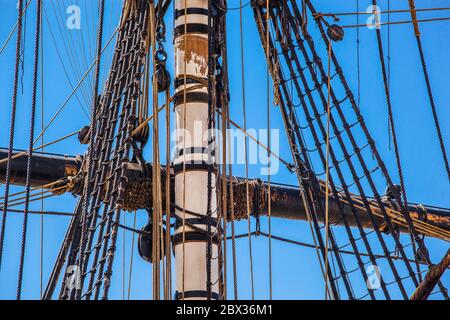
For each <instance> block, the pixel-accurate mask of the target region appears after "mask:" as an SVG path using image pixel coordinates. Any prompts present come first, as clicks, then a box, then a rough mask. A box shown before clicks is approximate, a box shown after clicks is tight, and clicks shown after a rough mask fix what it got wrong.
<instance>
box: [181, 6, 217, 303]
mask: <svg viewBox="0 0 450 320" xmlns="http://www.w3.org/2000/svg"><path fill="white" fill-rule="evenodd" d="M174 27H175V30H174V48H175V95H176V99H175V101H174V107H175V123H176V124H175V125H176V131H177V134H176V136H177V138H176V147H177V151H178V152H177V156H176V158H175V159H174V175H175V204H176V209H175V214H176V216H177V217H178V223H177V225H176V228H175V234H174V241H173V246H174V251H175V261H176V288H177V293H176V295H177V296H176V298H177V299H197V300H198V299H207V298H208V291H207V283H208V282H209V283H214V284H212V285H211V288H210V294H211V299H218V298H219V285H218V281H217V279H218V277H219V268H218V259H211V258H210V257H208V255H207V251H208V249H207V246H208V234H207V229H208V228H207V221H208V219H207V211H208V202H210V207H209V210H210V212H211V221H213V223H212V227H211V228H212V229H211V233H212V234H214V232H215V227H214V225H215V223H214V222H216V221H217V213H216V208H217V203H216V192H215V187H214V186H215V184H216V183H215V179H214V178H215V177H214V175H210V179H212V180H211V181H210V183H208V166H209V165H211V164H208V150H209V152H211V150H210V149H209V148H208V147H209V146H208V137H207V135H206V134H204V133H205V132H207V129H208V114H209V113H208V89H207V87H206V86H204V85H203V86H202V85H201V84H202V83H205V82H206V81H207V80H208V0H176V1H175V24H174ZM193 87H195V89H192V88H193ZM210 154H213V153H210ZM208 191H209V195H210V197H211V198H210V199H209V201H208ZM191 213H194V214H191ZM188 225H190V226H192V225H195V229H197V230H195V229H194V228H192V227H190V226H188ZM202 231H203V232H202ZM213 238H214V237H213ZM211 250H212V251H211V254H212V257H217V255H218V243H217V242H216V241H214V239H213V240H212V248H211ZM207 260H209V261H207ZM208 265H209V266H210V271H208V270H207V269H209V268H208V267H207V266H208ZM208 272H209V274H210V281H208Z"/></svg>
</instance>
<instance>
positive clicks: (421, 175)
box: [0, 0, 450, 299]
mask: <svg viewBox="0 0 450 320" xmlns="http://www.w3.org/2000/svg"><path fill="white" fill-rule="evenodd" d="M52 2H53V3H54V7H52V4H51V3H52ZM379 2H380V6H381V9H382V10H386V9H387V3H388V2H387V1H386V0H383V1H379ZM391 2H392V4H391V8H392V9H406V8H407V7H408V3H407V1H406V0H405V1H391ZM58 3H59V4H58ZM107 3H108V7H107V15H106V17H107V18H106V24H105V25H106V27H107V31H106V33H105V34H106V36H105V39H108V38H109V35H110V34H111V32H112V31H113V30H114V28H115V26H116V25H117V21H118V16H119V11H120V8H121V1H120V3H117V2H115V1H114V3H115V4H114V6H112V3H113V2H112V1H107ZM244 3H246V1H244ZM314 3H315V5H316V9H317V10H318V11H322V12H346V11H355V9H356V4H355V3H356V2H355V1H341V2H339V5H337V4H335V3H336V2H333V4H330V1H325V0H320V1H319V0H317V1H314ZM359 3H360V10H361V11H365V9H366V8H367V7H368V6H369V5H370V4H371V1H359ZM72 4H78V5H79V6H80V7H81V14H82V21H81V30H72V31H69V30H67V29H66V28H65V24H64V21H65V19H66V17H67V15H66V14H65V8H67V7H68V6H69V5H72ZM238 4H239V3H238V1H232V0H231V1H229V7H237V6H238ZM448 4H449V2H448V1H445V0H433V1H417V7H419V8H421V7H428V8H429V7H446V6H448ZM44 5H45V10H46V13H47V17H48V20H49V23H50V25H51V27H50V28H49V24H48V23H47V20H46V18H45V17H44V74H45V83H44V110H45V111H44V115H43V117H44V119H45V121H44V122H45V123H47V122H48V121H49V120H50V118H51V117H52V115H53V114H54V112H55V111H56V110H57V109H58V108H59V106H60V105H61V103H62V102H63V101H64V100H65V99H66V97H67V96H68V95H69V94H70V92H71V87H70V84H69V83H68V80H67V77H66V75H65V74H64V71H63V69H62V64H61V62H60V60H59V57H58V54H57V51H56V50H55V46H54V44H53V40H52V36H51V33H50V30H51V31H52V32H53V34H54V37H55V40H56V42H57V43H58V50H59V51H60V55H61V59H62V60H63V62H64V64H65V65H66V68H67V73H68V77H69V79H70V81H71V84H72V86H74V85H75V84H76V83H77V82H78V80H79V79H80V77H81V75H82V74H83V73H84V71H85V70H86V69H87V67H88V66H89V65H90V64H91V62H92V61H93V51H94V47H95V44H94V43H95V40H94V39H95V19H96V18H95V16H94V12H95V10H96V1H92V0H88V1H86V0H69V1H68V0H62V1H49V0H44ZM0 11H1V12H2V20H1V22H0V26H1V27H0V44H1V45H2V44H3V43H4V41H5V39H6V38H7V36H8V34H9V32H10V30H11V28H12V27H13V25H14V23H15V21H16V19H17V11H16V1H14V0H0ZM55 12H56V13H57V15H56V16H58V17H59V20H57V19H56V18H55ZM449 15H450V12H445V11H444V12H440V13H432V14H426V13H419V17H421V18H422V17H423V18H427V17H430V16H431V17H437V16H442V17H448V16H449ZM166 19H167V20H166V21H167V28H168V30H169V31H170V30H171V26H172V22H171V21H172V12H171V10H169V13H168V15H167V17H166ZM386 19H387V16H386V15H383V16H382V21H386ZM391 19H392V20H393V21H400V20H409V19H410V17H409V15H408V14H407V13H406V14H392V16H391ZM355 20H356V17H355V16H350V17H344V18H343V19H342V24H343V25H348V24H355V22H356V21H355ZM364 21H365V18H364V17H361V22H362V23H364ZM34 24H35V6H34V1H33V3H32V4H31V5H30V8H29V10H28V12H27V20H26V38H25V53H24V56H25V64H24V70H23V81H21V85H20V86H19V93H20V94H19V97H18V113H17V122H16V125H17V126H16V136H15V145H14V146H15V148H18V149H26V148H27V141H28V132H29V110H30V104H31V79H32V70H33V64H32V56H33V46H34V44H33V43H34ZM238 26H239V11H238V10H232V11H230V12H229V14H228V41H229V43H228V54H229V74H230V86H231V109H232V118H233V119H234V120H235V121H236V122H238V123H240V124H242V122H243V119H242V105H241V67H240V55H239V48H240V47H239V28H238ZM420 27H421V33H422V41H423V45H424V48H425V55H426V58H427V65H428V69H429V73H430V76H431V83H432V86H433V90H434V96H435V100H436V105H437V108H438V113H439V116H440V120H441V128H442V132H443V135H444V140H445V141H447V144H446V147H447V149H448V148H449V144H448V141H450V121H449V119H450V109H449V103H448V101H449V99H450V90H449V89H448V88H449V87H450V78H449V77H448V74H449V73H450V59H448V52H449V51H450V44H449V42H448V41H447V39H448V38H449V36H450V22H448V21H443V22H431V23H423V24H421V25H420ZM310 30H311V32H312V34H313V36H317V32H316V30H315V27H314V26H313V25H311V26H310ZM387 32H388V28H387V27H386V26H384V27H382V34H383V38H384V44H385V48H387V41H386V40H387ZM170 37H171V34H170V32H169V34H168V42H167V44H166V48H167V51H168V53H169V60H168V61H169V65H170V63H171V62H172V61H173V55H172V45H171V40H170ZM360 37H361V46H360V49H361V110H362V114H363V116H364V117H365V120H366V122H367V125H368V127H369V130H370V131H371V133H372V134H373V137H374V138H375V141H376V143H377V147H378V150H379V151H380V153H381V156H382V157H383V159H384V160H385V162H386V164H387V166H388V169H389V171H390V172H391V175H392V177H393V179H394V181H398V178H397V175H396V166H395V157H394V153H393V150H390V149H389V143H388V141H389V140H388V134H387V132H388V129H387V107H386V103H385V97H384V91H383V87H382V79H381V76H380V64H379V59H378V51H377V46H376V35H375V32H374V31H371V30H368V29H367V28H361V29H360ZM390 37H391V40H390V48H391V52H390V57H391V90H392V104H393V108H394V117H395V120H396V125H397V131H398V138H399V144H400V152H401V157H402V160H403V162H402V165H403V170H404V175H405V181H406V188H407V192H408V198H409V201H410V202H420V203H424V204H430V205H437V206H442V207H450V197H449V196H450V192H449V191H450V189H449V182H448V180H447V178H446V175H445V171H444V167H443V161H442V157H441V154H440V149H439V145H438V141H437V136H436V133H435V129H434V125H433V121H432V115H431V111H430V107H429V103H428V98H427V95H426V90H425V83H424V79H423V75H422V70H421V68H420V64H419V62H420V60H419V55H418V51H417V48H416V43H415V38H414V33H413V30H412V26H410V25H408V24H406V25H394V26H392V27H391V28H390ZM244 38H245V67H246V69H245V74H246V83H245V85H246V92H245V93H246V101H247V112H248V114H249V116H248V124H247V125H248V127H249V128H255V129H258V128H265V126H266V125H265V124H266V121H267V119H266V102H265V101H266V82H265V79H266V64H265V59H264V55H263V49H262V47H261V44H260V40H259V35H258V33H257V30H256V26H255V23H254V21H253V13H252V10H251V8H250V6H247V7H245V8H244ZM62 39H65V40H62ZM64 43H65V44H64ZM319 43H321V41H319ZM111 49H112V45H111V46H110V47H109V50H108V51H106V53H105V57H106V60H105V63H104V70H103V73H102V75H103V80H104V79H105V74H106V72H105V71H106V69H107V67H108V66H109V64H110V58H111V54H112V51H111ZM334 49H335V51H336V53H337V55H338V58H339V59H340V61H341V66H342V67H343V69H344V72H345V74H346V77H347V80H348V81H349V84H350V86H351V88H352V90H353V92H354V93H355V94H356V88H357V77H356V70H357V69H356V29H346V30H345V38H344V41H342V42H340V43H338V44H336V45H335V46H334ZM68 52H72V53H73V54H72V56H75V57H76V59H74V60H73V61H72V60H71V58H69V54H68ZM83 52H85V53H84V54H83ZM14 55H15V36H13V38H12V39H11V41H10V43H9V44H8V46H7V47H6V49H5V50H4V52H3V53H2V54H1V55H0V70H1V73H0V105H1V110H2V111H1V116H0V146H2V147H6V146H7V144H8V139H9V121H10V116H9V114H10V109H11V97H12V88H13V87H12V78H13V72H14ZM85 55H86V56H85ZM324 57H325V56H324ZM170 71H171V72H172V71H173V67H172V66H170ZM172 74H173V73H172ZM22 83H23V93H22ZM83 90H84V91H83V92H84V93H85V95H83V94H81V93H80V94H79V96H78V99H79V100H78V99H76V98H72V99H71V100H70V102H69V103H68V105H67V106H66V108H65V109H64V111H63V112H62V114H61V115H60V117H59V118H58V120H57V121H56V122H55V124H54V125H52V126H51V127H50V128H49V130H48V131H47V132H46V134H45V141H50V140H53V139H55V138H58V137H61V136H63V135H65V134H67V133H71V132H73V131H75V130H78V129H79V128H81V127H82V126H84V125H86V124H87V123H88V117H87V116H86V114H85V112H86V111H87V112H88V109H89V105H88V104H86V103H85V98H86V101H89V100H90V96H91V91H90V90H89V87H88V86H85V87H83ZM40 94H41V89H39V99H40ZM83 108H84V109H85V111H83ZM38 109H39V112H38V115H37V119H38V122H37V130H36V131H37V132H39V131H40V130H39V129H40V126H41V123H40V121H41V120H40V119H41V111H40V110H41V105H40V104H39V105H38ZM300 121H301V122H302V123H304V119H301V120H300ZM271 122H272V127H274V128H280V130H282V128H283V126H282V122H281V117H280V112H279V110H278V108H277V107H272V108H271ZM280 137H281V138H280V139H281V143H280V146H281V147H280V154H281V156H282V157H283V158H285V159H290V151H289V148H288V144H287V141H286V139H285V135H284V132H283V131H281V132H280ZM359 138H360V137H359ZM308 143H309V144H310V145H312V141H308ZM148 149H149V148H148ZM45 151H47V152H54V153H63V154H70V155H76V154H82V153H84V152H85V146H82V145H80V144H79V143H78V141H77V140H76V138H71V139H69V140H67V141H66V142H65V143H60V144H57V145H53V146H51V147H48V148H46V149H45ZM145 156H146V157H147V159H151V154H150V151H147V152H146V154H145ZM369 158H370V157H369ZM368 160H369V161H370V159H368ZM315 164H316V167H317V168H320V164H319V163H318V162H317V163H315ZM259 169H260V166H258V165H252V166H250V172H249V176H250V177H258V176H259ZM317 170H318V171H321V170H320V169H317ZM233 171H234V172H233V173H234V174H235V175H241V176H242V175H244V166H243V165H235V166H234V168H233ZM272 180H273V181H277V182H283V183H290V184H296V183H297V180H296V177H295V176H294V175H292V174H290V173H289V172H288V171H287V170H285V169H281V170H280V172H279V173H278V174H276V175H274V176H273V177H272ZM376 183H377V184H378V187H379V191H380V192H381V191H383V190H384V182H383V180H382V179H381V178H380V177H379V175H378V176H377V179H376ZM11 189H12V192H14V191H20V190H21V189H19V188H15V187H12V188H11ZM3 190H4V189H3V186H1V187H0V194H1V195H3ZM74 206H75V199H74V198H73V197H72V196H70V195H64V196H60V197H57V198H52V199H49V200H46V201H45V204H44V208H45V210H54V211H69V212H70V211H72V210H73V208H74ZM39 208H40V204H39V203H38V204H33V205H32V209H39ZM125 219H126V221H125V223H126V224H128V225H131V224H132V215H129V214H127V215H126V218H125ZM68 222H69V218H66V217H53V216H46V217H45V226H44V270H43V273H44V287H45V283H46V280H47V279H48V276H49V274H50V271H51V268H52V266H53V263H54V260H55V256H56V254H57V251H58V249H59V245H60V243H61V241H62V239H63V235H64V232H65V229H66V227H67V225H68ZM145 222H146V214H145V213H144V212H138V223H137V226H138V227H142V226H143V225H144V224H145ZM21 224H22V215H21V214H16V213H10V214H9V216H8V225H7V233H6V242H5V252H4V254H5V256H4V259H3V261H4V264H3V265H2V270H1V271H0V299H6V298H14V297H15V290H16V283H17V270H18V258H19V250H20V237H21ZM252 224H253V227H254V221H252ZM237 228H238V233H243V232H246V228H247V223H246V222H241V223H239V224H238V225H237ZM262 229H263V230H265V231H267V221H266V220H265V219H263V220H262ZM28 230H29V233H28V243H27V257H26V260H25V263H26V264H25V277H24V294H23V298H26V299H37V298H39V290H40V285H39V282H40V280H39V278H40V277H39V272H40V267H39V253H40V217H39V216H32V217H31V218H30V223H29V229H28ZM272 230H273V234H275V235H280V236H284V237H286V238H291V239H295V240H299V241H304V242H308V243H311V242H312V239H311V234H310V231H309V228H308V227H307V225H306V223H304V222H294V221H283V220H276V219H274V220H273V221H272ZM336 233H337V235H339V234H341V230H336ZM123 241H124V238H123V236H122V231H120V237H119V240H118V245H117V248H118V250H117V253H116V258H115V269H114V270H115V272H114V276H113V284H112V290H111V291H110V292H111V294H110V298H113V299H114V298H117V299H120V298H121V297H122V277H123V273H122V272H123V268H122V263H123V251H122V248H123V244H124V242H123ZM252 241H253V253H254V257H253V260H254V261H253V264H254V277H255V297H256V298H259V299H265V298H268V297H269V293H268V286H269V280H268V279H269V277H268V275H269V273H268V255H267V252H268V249H267V248H268V242H267V240H266V239H264V238H252ZM344 241H345V240H344V239H343V238H341V240H340V243H341V244H344ZM405 241H407V238H405ZM388 243H389V242H388ZM426 243H427V245H428V246H429V248H430V251H431V258H432V260H433V261H437V260H439V259H440V258H441V257H442V255H443V254H444V252H445V251H446V250H447V248H448V245H447V244H446V243H444V242H442V241H438V240H433V239H427V240H426ZM390 244H391V243H390ZM130 245H131V234H128V233H127V234H126V237H125V248H126V249H125V265H126V268H125V274H126V279H128V268H129V256H130ZM237 247H238V254H237V256H238V259H237V265H238V279H239V280H238V286H239V298H242V299H244V298H250V297H251V291H250V276H249V271H250V267H249V255H248V241H247V239H242V240H238V246H237ZM229 248H230V246H229ZM390 248H393V247H392V246H390ZM374 251H376V252H377V253H381V250H379V248H378V246H374ZM134 252H135V255H134V262H133V263H134V267H133V278H132V295H131V297H132V298H135V299H149V298H150V297H151V281H152V280H151V279H152V277H151V266H150V265H149V264H148V263H146V262H144V261H143V260H142V259H140V257H139V256H138V254H137V250H135V251H134ZM273 252H274V253H273V273H274V275H273V277H274V278H273V286H274V298H279V299H294V298H302V299H322V298H323V297H324V286H323V279H322V276H321V274H320V271H319V265H318V262H317V258H316V255H315V252H314V250H313V249H309V248H302V247H297V246H293V245H290V244H285V243H279V242H276V241H274V242H273ZM408 252H410V251H408ZM229 253H231V250H229ZM346 259H347V258H346ZM346 261H349V262H348V268H349V269H351V268H352V266H354V263H355V260H354V259H353V258H352V259H349V260H346ZM228 262H229V266H228V280H229V292H230V296H229V297H230V298H231V297H232V295H231V292H232V269H231V255H230V256H229V258H228ZM380 266H381V269H382V270H381V271H382V273H383V266H385V263H384V262H381V263H380ZM399 270H400V273H401V275H405V274H406V273H405V270H404V268H402V267H400V268H399ZM391 280H392V279H385V281H386V282H389V281H391ZM443 282H444V283H445V284H447V286H449V285H450V274H448V273H447V275H445V276H444V278H443ZM127 285H128V284H127V282H126V285H125V288H127ZM353 285H354V289H355V292H356V296H361V295H362V293H363V292H364V286H365V283H364V282H363V281H361V280H355V281H354V284H353ZM408 290H409V291H410V292H411V290H412V288H411V287H408ZM393 296H394V297H397V298H398V297H399V295H398V292H396V291H395V290H394V293H393ZM435 297H438V295H436V296H435Z"/></svg>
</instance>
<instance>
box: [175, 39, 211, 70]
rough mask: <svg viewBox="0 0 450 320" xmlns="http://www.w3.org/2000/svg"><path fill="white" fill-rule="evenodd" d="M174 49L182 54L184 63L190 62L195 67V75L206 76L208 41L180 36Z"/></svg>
mask: <svg viewBox="0 0 450 320" xmlns="http://www.w3.org/2000/svg"><path fill="white" fill-rule="evenodd" d="M176 48H177V50H179V51H180V52H181V53H182V54H184V57H185V59H186V63H191V62H192V63H194V64H195V65H196V70H195V71H196V72H197V73H199V74H201V75H202V76H203V77H206V76H207V75H208V74H207V73H208V39H207V38H205V36H200V35H196V34H186V35H182V36H180V37H179V39H177V41H176ZM183 63H184V61H183Z"/></svg>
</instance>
